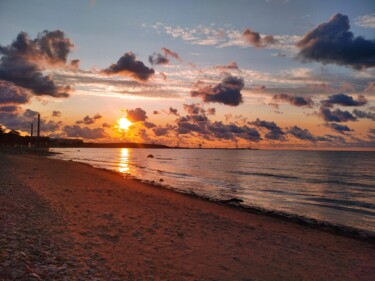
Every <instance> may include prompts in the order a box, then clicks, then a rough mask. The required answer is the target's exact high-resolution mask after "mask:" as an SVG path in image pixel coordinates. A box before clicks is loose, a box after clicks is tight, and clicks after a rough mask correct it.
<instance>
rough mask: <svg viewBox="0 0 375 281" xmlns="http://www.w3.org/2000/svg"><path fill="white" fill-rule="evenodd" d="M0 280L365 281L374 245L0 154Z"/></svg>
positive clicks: (99, 173)
mask: <svg viewBox="0 0 375 281" xmlns="http://www.w3.org/2000/svg"><path fill="white" fill-rule="evenodd" d="M0 223H1V229H0V280H375V244H374V243H369V242H366V241H360V240H357V239H353V238H348V237H343V236H340V235H335V234H333V233H330V232H326V231H321V230H318V229H314V228H311V227H306V226H304V225H299V224H296V223H294V222H289V221H286V220H282V219H278V218H274V217H270V216H266V215H261V214H256V213H251V212H246V211H243V210H240V209H236V208H233V207H229V206H224V205H220V204H217V203H213V202H209V201H206V200H203V199H199V198H195V197H192V196H187V195H183V194H179V193H175V192H173V191H170V190H166V189H163V188H157V187H154V186H151V185H147V184H144V183H141V182H138V181H134V180H131V179H124V178H123V177H122V176H121V175H119V174H116V173H113V172H109V171H105V170H100V169H95V168H92V167H90V166H88V165H86V164H80V163H74V162H71V161H70V162H66V161H60V160H53V159H48V158H44V157H40V156H32V155H9V154H2V153H0Z"/></svg>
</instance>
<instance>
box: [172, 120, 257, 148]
mask: <svg viewBox="0 0 375 281" xmlns="http://www.w3.org/2000/svg"><path fill="white" fill-rule="evenodd" d="M177 132H178V134H179V135H184V134H192V133H195V134H198V135H200V136H201V137H202V138H204V139H206V140H217V139H222V140H228V141H233V142H237V140H238V138H241V139H244V140H247V141H251V142H258V141H260V140H261V139H262V138H261V136H260V134H259V132H258V131H257V130H256V129H254V128H250V127H248V126H238V125H235V124H224V123H222V122H211V121H210V120H209V119H208V118H207V117H206V116H204V115H199V114H195V115H191V116H186V117H181V118H179V119H178V120H177Z"/></svg>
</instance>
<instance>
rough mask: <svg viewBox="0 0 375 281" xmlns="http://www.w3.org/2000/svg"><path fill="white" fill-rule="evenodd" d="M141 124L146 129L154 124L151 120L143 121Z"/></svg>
mask: <svg viewBox="0 0 375 281" xmlns="http://www.w3.org/2000/svg"><path fill="white" fill-rule="evenodd" d="M143 126H145V127H146V128H147V129H151V128H155V127H156V125H155V124H154V123H152V122H147V121H143Z"/></svg>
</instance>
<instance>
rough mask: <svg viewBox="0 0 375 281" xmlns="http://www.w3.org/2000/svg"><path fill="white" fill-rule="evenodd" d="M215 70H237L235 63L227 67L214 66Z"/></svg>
mask: <svg viewBox="0 0 375 281" xmlns="http://www.w3.org/2000/svg"><path fill="white" fill-rule="evenodd" d="M215 68H216V69H219V70H239V67H238V65H237V63H236V62H234V61H233V62H231V63H229V64H227V65H216V66H215Z"/></svg>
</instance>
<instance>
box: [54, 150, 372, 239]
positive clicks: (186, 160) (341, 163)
mask: <svg viewBox="0 0 375 281" xmlns="http://www.w3.org/2000/svg"><path fill="white" fill-rule="evenodd" d="M51 151H52V152H58V154H54V155H53V156H51V158H55V159H56V158H57V159H62V160H72V161H77V162H83V163H87V164H90V165H92V166H94V167H98V168H104V169H108V170H113V171H117V172H119V173H121V174H123V175H124V177H132V178H136V179H138V180H142V181H145V182H149V183H153V184H155V185H159V186H163V187H165V188H169V189H173V190H175V191H177V192H182V193H188V194H194V195H197V196H200V197H204V198H207V199H209V200H213V201H221V202H226V203H228V204H233V205H238V206H240V207H242V208H249V209H253V210H258V211H261V212H266V213H271V214H277V215H278V216H285V217H287V218H297V219H299V220H305V221H306V222H313V223H317V224H321V225H328V226H334V227H343V228H344V229H345V228H348V229H354V230H355V231H359V232H360V233H370V235H371V236H373V235H374V234H375V152H349V151H271V150H235V149H233V150H229V149H143V148H138V149H137V148H136V149H129V148H53V149H51Z"/></svg>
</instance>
